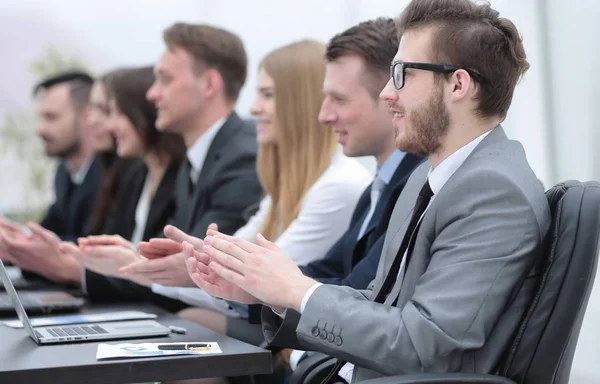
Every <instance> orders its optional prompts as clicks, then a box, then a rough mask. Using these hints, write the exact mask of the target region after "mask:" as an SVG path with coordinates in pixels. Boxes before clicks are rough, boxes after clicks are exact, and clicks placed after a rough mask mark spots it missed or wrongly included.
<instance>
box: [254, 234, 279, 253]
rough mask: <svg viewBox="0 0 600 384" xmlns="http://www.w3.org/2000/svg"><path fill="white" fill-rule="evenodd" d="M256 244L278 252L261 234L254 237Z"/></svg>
mask: <svg viewBox="0 0 600 384" xmlns="http://www.w3.org/2000/svg"><path fill="white" fill-rule="evenodd" d="M256 244H257V245H260V246H261V247H263V248H266V249H268V250H270V251H275V252H277V251H279V247H278V246H276V245H275V244H273V243H272V242H270V241H269V240H267V239H265V237H264V236H263V235H262V234H261V233H259V234H258V235H256Z"/></svg>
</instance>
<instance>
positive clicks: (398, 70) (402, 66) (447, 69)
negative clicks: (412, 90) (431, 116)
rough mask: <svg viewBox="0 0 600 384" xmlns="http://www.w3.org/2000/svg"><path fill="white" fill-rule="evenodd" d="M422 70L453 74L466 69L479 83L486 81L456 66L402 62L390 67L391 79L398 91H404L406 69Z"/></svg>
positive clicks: (472, 72) (472, 71)
mask: <svg viewBox="0 0 600 384" xmlns="http://www.w3.org/2000/svg"><path fill="white" fill-rule="evenodd" d="M407 68H414V69H422V70H424V71H431V72H438V73H452V72H455V71H457V70H459V69H464V70H465V71H467V73H468V74H469V75H470V76H471V77H472V78H473V80H475V81H477V82H478V83H482V82H483V81H484V78H483V76H481V75H480V74H479V73H477V72H475V71H474V70H472V69H468V68H462V67H457V66H456V65H449V64H429V63H405V62H402V61H396V62H393V63H392V65H390V77H391V78H392V81H393V82H394V87H396V89H402V87H404V78H405V77H406V69H407Z"/></svg>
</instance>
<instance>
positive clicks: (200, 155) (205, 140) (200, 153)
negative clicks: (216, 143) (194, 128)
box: [187, 117, 227, 184]
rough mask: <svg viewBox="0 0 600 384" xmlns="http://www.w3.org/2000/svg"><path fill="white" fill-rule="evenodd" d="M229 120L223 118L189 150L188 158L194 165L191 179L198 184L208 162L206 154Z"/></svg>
mask: <svg viewBox="0 0 600 384" xmlns="http://www.w3.org/2000/svg"><path fill="white" fill-rule="evenodd" d="M226 120H227V118H226V117H222V118H220V119H219V120H217V121H216V122H215V123H214V124H213V125H211V126H210V128H208V130H206V132H204V134H203V135H202V136H200V137H199V138H198V139H197V140H196V142H194V144H192V146H191V147H189V148H188V150H187V158H188V160H189V162H190V164H191V165H192V169H190V179H191V180H192V181H193V182H194V184H196V183H197V182H198V177H200V171H202V166H203V165H204V160H206V154H207V153H208V149H209V148H210V145H211V144H212V142H213V139H214V138H215V136H216V135H217V133H219V131H220V130H221V127H222V126H223V124H225V121H226Z"/></svg>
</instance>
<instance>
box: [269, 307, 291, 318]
mask: <svg viewBox="0 0 600 384" xmlns="http://www.w3.org/2000/svg"><path fill="white" fill-rule="evenodd" d="M271 311H273V313H274V314H276V315H277V316H279V317H281V318H282V319H283V318H284V317H285V314H286V313H287V308H286V309H284V310H283V312H279V311H276V310H275V308H271Z"/></svg>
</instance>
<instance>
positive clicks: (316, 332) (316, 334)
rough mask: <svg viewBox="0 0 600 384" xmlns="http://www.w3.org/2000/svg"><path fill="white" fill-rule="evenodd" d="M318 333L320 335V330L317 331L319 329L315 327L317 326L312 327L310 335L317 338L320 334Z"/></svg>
mask: <svg viewBox="0 0 600 384" xmlns="http://www.w3.org/2000/svg"><path fill="white" fill-rule="evenodd" d="M320 333H321V330H320V329H319V327H317V326H314V327H313V329H312V335H313V336H314V337H319V334H320Z"/></svg>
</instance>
